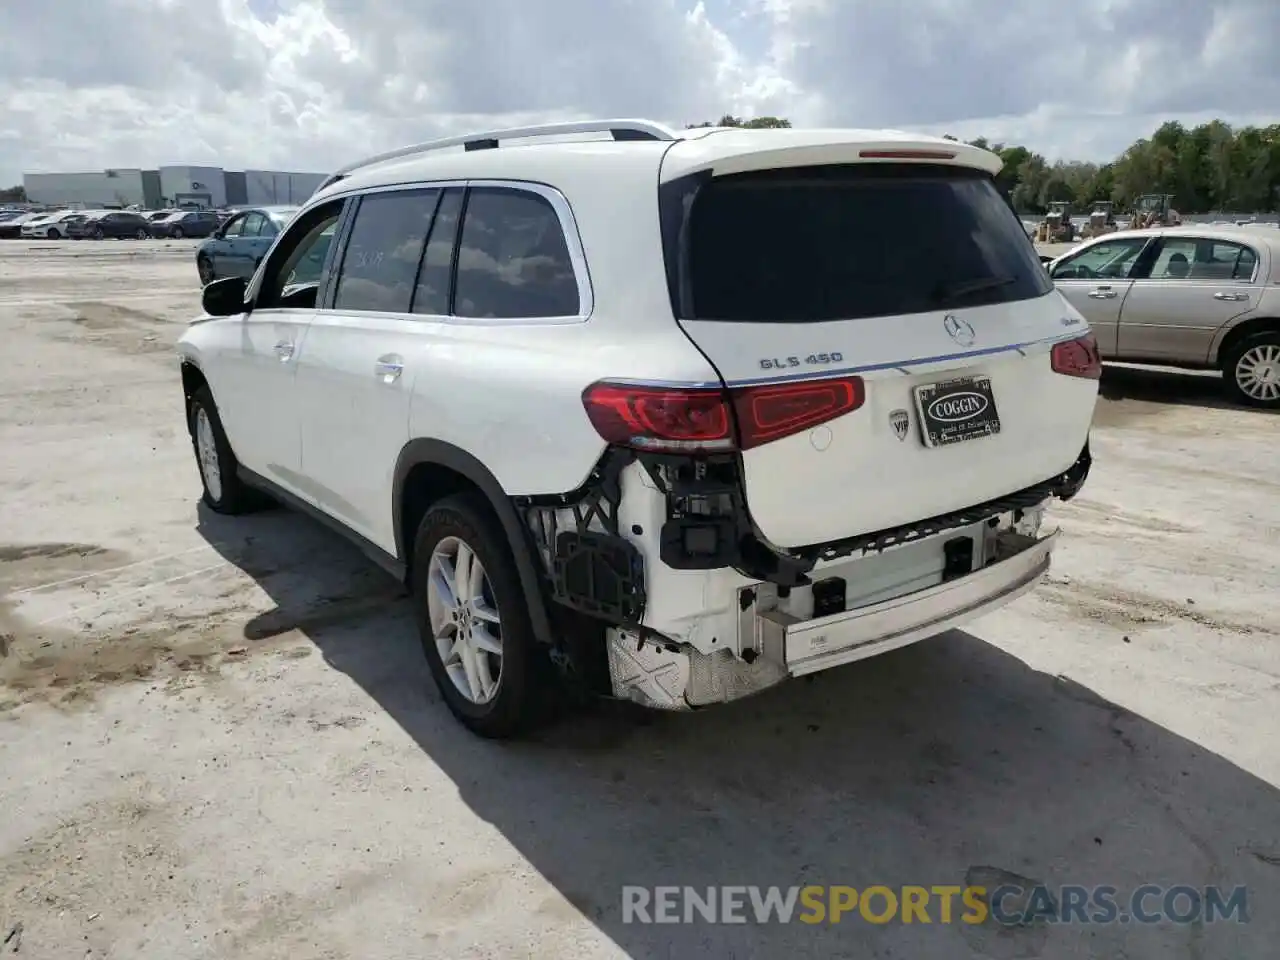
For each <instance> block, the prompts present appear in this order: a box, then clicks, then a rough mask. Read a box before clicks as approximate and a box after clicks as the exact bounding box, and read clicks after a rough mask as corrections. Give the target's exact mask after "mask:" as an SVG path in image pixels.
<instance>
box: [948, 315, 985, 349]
mask: <svg viewBox="0 0 1280 960" xmlns="http://www.w3.org/2000/svg"><path fill="white" fill-rule="evenodd" d="M942 328H943V329H944V330H946V331H947V336H949V337H950V338H951V339H952V340H954V341H955V342H956V343H958V344H960V346H962V347H970V346H973V341H975V340H977V339H978V335H977V334H976V333H974V332H973V327H972V326H971V325H970V324H969V322H968V321H967V320H961V319H960V318H959V317H957V316H956V315H955V314H953V313H948V314H947V315H946V316H945V317H943V318H942Z"/></svg>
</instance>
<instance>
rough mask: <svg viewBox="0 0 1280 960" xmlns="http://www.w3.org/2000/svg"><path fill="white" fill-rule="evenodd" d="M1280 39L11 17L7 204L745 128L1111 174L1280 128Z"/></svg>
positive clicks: (585, 19) (620, 7) (1162, 14)
mask: <svg viewBox="0 0 1280 960" xmlns="http://www.w3.org/2000/svg"><path fill="white" fill-rule="evenodd" d="M1278 41H1280V0H901V2H899V0H39V2H37V0H0V185H7V184H9V183H14V182H18V181H19V180H20V177H21V173H22V171H42V170H43V171H47V170H100V169H102V168H104V167H108V166H122V167H124V166H134V167H137V166H142V167H148V166H154V165H156V164H160V163H181V162H191V163H200V162H209V163H214V164H219V165H222V166H226V167H230V168H235V167H244V166H247V167H256V168H274V169H295V170H298V169H300V170H319V171H324V170H329V169H332V168H333V167H335V166H337V165H339V164H341V163H342V162H344V161H346V160H349V159H352V158H353V157H355V156H358V155H362V154H365V153H369V152H374V151H376V150H379V149H384V148H388V147H391V146H396V145H399V144H401V143H405V142H412V141H415V140H422V139H427V138H430V137H432V136H435V135H437V134H441V133H454V132H462V131H465V130H468V129H476V128H485V127H491V126H501V125H506V124H510V123H526V122H535V121H537V120H542V119H572V118H580V117H585V116H640V117H649V118H653V119H657V120H664V121H667V122H669V123H672V124H684V123H692V122H696V121H700V120H704V119H713V118H716V117H718V116H720V115H721V114H723V113H726V112H728V113H734V114H738V115H759V114H775V115H779V116H786V117H790V118H791V120H792V121H793V123H795V124H796V125H842V126H873V127H874V126H893V127H898V128H904V127H905V128H908V129H921V130H927V131H930V132H935V133H952V134H955V135H958V136H965V137H973V136H977V135H979V134H982V135H985V136H987V137H989V138H992V139H1003V140H1007V141H1017V142H1023V143H1026V144H1028V145H1030V146H1032V147H1033V148H1034V149H1036V150H1039V151H1041V152H1043V153H1045V154H1047V155H1049V156H1051V157H1067V158H1080V159H1105V158H1108V157H1109V156H1111V155H1113V154H1114V153H1116V152H1117V151H1119V150H1121V149H1123V148H1124V147H1125V146H1127V145H1128V144H1129V143H1130V142H1131V141H1132V140H1134V139H1135V138H1136V137H1138V136H1143V135H1146V134H1148V133H1150V132H1151V131H1152V130H1153V129H1155V127H1157V126H1158V125H1159V124H1160V123H1161V122H1163V121H1164V120H1166V119H1171V118H1176V119H1180V120H1183V121H1184V122H1187V123H1195V122H1199V121H1201V120H1204V119H1209V118H1212V117H1215V116H1217V117H1221V118H1223V119H1225V120H1228V121H1230V122H1233V123H1274V122H1277V121H1278V120H1280V56H1277V55H1276V51H1277V42H1278ZM1268 111H1270V112H1268Z"/></svg>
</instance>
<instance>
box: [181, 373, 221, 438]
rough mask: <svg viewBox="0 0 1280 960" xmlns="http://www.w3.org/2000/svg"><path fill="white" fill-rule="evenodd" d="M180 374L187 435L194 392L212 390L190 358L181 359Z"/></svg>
mask: <svg viewBox="0 0 1280 960" xmlns="http://www.w3.org/2000/svg"><path fill="white" fill-rule="evenodd" d="M179 369H180V371H181V373H182V401H183V410H184V411H185V419H186V421H187V433H190V432H191V429H192V427H191V401H192V399H193V398H194V397H195V395H196V392H197V391H198V390H200V389H201V388H202V387H208V388H209V391H210V393H212V392H213V388H212V387H209V380H208V378H207V377H205V375H204V371H203V370H201V369H200V366H199V365H198V364H197V363H196V362H195V361H194V360H192V359H191V358H190V357H185V356H184V357H183V358H182V362H181V364H180V366H179Z"/></svg>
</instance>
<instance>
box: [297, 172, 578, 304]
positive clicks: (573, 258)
mask: <svg viewBox="0 0 1280 960" xmlns="http://www.w3.org/2000/svg"><path fill="white" fill-rule="evenodd" d="M450 187H459V188H462V189H463V190H464V191H466V195H465V196H464V197H463V208H462V219H461V220H460V221H459V229H458V234H457V236H456V237H455V238H454V242H453V251H454V255H453V265H452V268H451V276H450V281H449V283H450V291H451V292H450V297H449V301H450V302H449V306H450V309H452V308H453V291H454V290H455V289H456V287H457V274H458V262H457V261H458V247H459V244H460V243H461V242H462V227H463V225H464V224H465V222H466V201H467V199H469V197H470V191H471V188H472V187H477V188H488V189H499V190H517V191H525V192H528V193H533V194H536V195H537V196H540V197H542V198H543V199H544V200H546V201H547V203H549V204H550V205H551V209H552V210H553V211H555V214H556V217H557V218H558V219H559V221H560V232H561V234H562V235H563V236H564V240H565V246H566V247H567V248H568V250H569V261H570V263H572V264H573V275H574V279H575V280H576V281H577V284H578V312H577V313H576V314H573V315H570V316H564V317H459V316H455V315H453V314H450V315H448V316H440V315H437V314H430V313H374V312H372V311H354V310H353V311H351V313H352V315H358V316H364V317H389V318H399V319H405V320H415V321H417V322H419V323H421V322H424V321H425V322H429V323H430V322H435V323H452V324H458V325H460V326H490V327H493V326H519V325H530V324H532V325H537V326H550V325H563V324H570V323H585V322H586V321H587V320H589V319H590V318H591V315H592V314H593V313H594V312H595V292H594V290H593V288H592V285H591V272H590V269H589V268H588V266H587V254H586V248H585V247H584V246H583V243H582V234H581V233H580V232H579V230H578V221H577V218H576V217H575V216H574V215H573V208H572V207H571V206H570V204H569V201H568V199H567V198H566V197H565V195H564V194H563V193H561V192H560V191H559V190H557V189H556V188H555V187H553V186H550V185H549V184H545V183H540V182H538V181H536V180H519V179H514V178H513V179H509V180H494V179H480V180H458V179H451V180H411V181H406V182H401V183H385V184H379V185H378V186H376V187H352V188H350V189H347V190H338V191H335V192H334V193H331V194H326V196H325V198H324V200H322V201H320V203H327V202H329V201H331V200H339V199H345V200H349V201H350V200H355V201H357V203H356V204H354V205H353V207H352V210H351V213H349V214H348V215H347V219H348V226H347V227H346V229H344V230H343V231H342V233H341V235H340V236H337V237H335V238H334V239H335V242H337V243H340V244H341V250H342V253H343V254H344V255H345V253H346V245H347V239H348V236H349V234H350V226H349V224H350V222H352V221H354V220H355V211H356V210H357V209H358V207H359V204H358V201H359V199H360V198H361V197H365V196H368V195H370V194H375V193H394V192H398V191H403V190H440V191H442V192H443V191H444V190H446V189H448V188H450ZM318 205H319V203H317V204H313V205H309V206H307V207H305V208H303V209H302V210H300V211H299V212H298V214H297V217H301V216H303V215H304V214H305V213H306V212H307V211H308V210H310V209H311V206H318ZM438 210H439V208H438V207H437V212H438ZM297 217H295V218H294V219H297ZM433 226H434V221H433ZM330 286H331V287H333V288H336V284H331V285H330ZM332 303H333V302H332V299H331V298H330V299H327V300H325V301H323V304H324V305H323V307H321V308H320V309H325V310H333V309H336V308H334V307H333V305H332Z"/></svg>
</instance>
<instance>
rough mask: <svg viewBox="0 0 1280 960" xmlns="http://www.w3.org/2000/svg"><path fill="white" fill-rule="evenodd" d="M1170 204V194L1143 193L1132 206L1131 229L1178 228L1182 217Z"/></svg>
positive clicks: (1171, 200) (1171, 199)
mask: <svg viewBox="0 0 1280 960" xmlns="http://www.w3.org/2000/svg"><path fill="white" fill-rule="evenodd" d="M1172 202H1173V194H1172V193H1144V194H1143V195H1142V196H1140V197H1139V198H1138V202H1137V203H1135V204H1134V206H1133V229H1135V230H1137V229H1140V228H1142V227H1177V226H1180V225H1181V224H1182V217H1181V216H1180V215H1179V214H1178V211H1177V210H1175V209H1173V206H1172Z"/></svg>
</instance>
